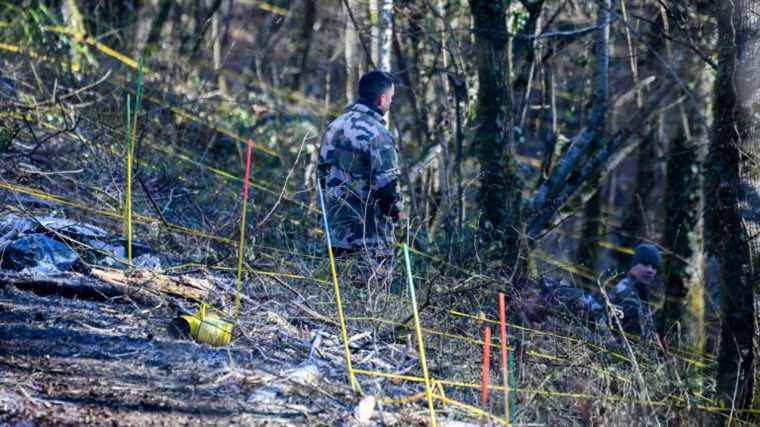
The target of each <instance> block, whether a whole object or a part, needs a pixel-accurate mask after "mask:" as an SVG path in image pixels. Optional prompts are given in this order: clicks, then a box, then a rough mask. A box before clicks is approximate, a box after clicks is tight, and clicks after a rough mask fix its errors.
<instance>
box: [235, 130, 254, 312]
mask: <svg viewBox="0 0 760 427" xmlns="http://www.w3.org/2000/svg"><path fill="white" fill-rule="evenodd" d="M246 145H247V146H248V150H247V151H246V155H245V178H244V179H243V212H242V214H241V216H240V242H239V245H238V263H237V292H236V293H235V310H234V311H235V319H237V317H238V314H239V313H240V291H241V289H242V287H243V252H244V251H245V219H246V213H247V211H248V179H249V178H250V177H251V150H252V149H253V141H251V140H248V142H247V144H246Z"/></svg>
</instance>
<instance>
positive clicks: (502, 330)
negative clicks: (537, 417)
mask: <svg viewBox="0 0 760 427" xmlns="http://www.w3.org/2000/svg"><path fill="white" fill-rule="evenodd" d="M506 306H507V305H506V304H505V302H504V293H503V292H499V337H500V338H501V376H502V378H503V379H504V420H505V421H506V423H507V425H509V391H508V390H507V387H509V370H508V369H507V365H508V362H509V354H508V353H507V308H506Z"/></svg>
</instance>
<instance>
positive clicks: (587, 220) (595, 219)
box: [576, 190, 602, 271]
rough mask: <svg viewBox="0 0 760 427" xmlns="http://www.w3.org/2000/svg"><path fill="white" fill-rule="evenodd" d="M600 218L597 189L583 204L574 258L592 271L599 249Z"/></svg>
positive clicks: (599, 197) (600, 198)
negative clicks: (581, 221)
mask: <svg viewBox="0 0 760 427" xmlns="http://www.w3.org/2000/svg"><path fill="white" fill-rule="evenodd" d="M601 219H602V196H601V191H600V190H598V191H597V192H596V193H594V195H593V196H592V197H591V199H589V201H588V202H586V204H585V205H584V206H583V225H582V228H581V240H580V242H578V253H577V255H576V260H577V262H578V264H580V265H582V266H584V267H586V268H588V269H589V270H590V271H594V266H595V265H596V260H597V252H598V251H599V236H601V235H602V232H601V225H602V224H601Z"/></svg>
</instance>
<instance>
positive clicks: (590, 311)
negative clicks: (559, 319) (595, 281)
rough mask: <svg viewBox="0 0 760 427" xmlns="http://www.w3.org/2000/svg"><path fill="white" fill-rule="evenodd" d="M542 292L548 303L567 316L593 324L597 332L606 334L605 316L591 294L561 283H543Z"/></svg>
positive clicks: (602, 308)
mask: <svg viewBox="0 0 760 427" xmlns="http://www.w3.org/2000/svg"><path fill="white" fill-rule="evenodd" d="M544 292H545V294H546V297H547V298H548V299H549V301H551V302H553V303H555V304H556V305H557V307H558V308H559V309H562V310H564V311H565V312H566V313H567V314H569V315H571V316H574V317H578V318H581V319H582V320H588V321H590V322H593V323H594V324H595V326H596V328H597V331H599V332H602V333H606V332H607V331H608V328H607V315H606V312H605V310H604V307H602V305H601V304H599V302H598V301H597V300H596V298H594V296H593V295H591V293H589V292H586V291H585V290H583V289H580V288H576V287H573V286H570V285H569V284H567V283H565V282H564V281H563V282H560V283H556V282H550V281H546V282H545V289H544Z"/></svg>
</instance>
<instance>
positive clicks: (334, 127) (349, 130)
mask: <svg viewBox="0 0 760 427" xmlns="http://www.w3.org/2000/svg"><path fill="white" fill-rule="evenodd" d="M386 126H387V123H386V122H385V119H383V117H382V115H381V114H380V113H379V112H378V111H376V110H374V109H372V108H370V107H368V106H367V105H364V104H362V103H356V104H354V105H352V106H350V107H349V108H348V109H347V110H346V112H345V113H344V114H343V115H341V116H340V117H338V118H337V119H336V120H335V121H333V122H332V123H330V124H329V125H328V126H327V129H326V130H325V132H324V134H323V136H322V146H321V148H320V152H319V162H318V169H317V173H318V179H319V182H320V184H321V185H322V188H323V189H324V193H325V194H324V195H325V209H326V211H327V220H328V224H329V226H330V236H331V239H332V245H333V247H334V248H342V249H347V250H352V251H361V252H364V251H366V252H368V253H369V254H371V255H373V256H381V255H390V254H393V246H394V244H395V236H394V232H395V222H396V221H397V220H398V216H399V213H400V211H401V192H400V189H399V183H398V177H399V168H398V153H397V150H396V145H395V143H394V141H393V137H392V136H391V134H390V132H389V131H388V129H387V128H386Z"/></svg>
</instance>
